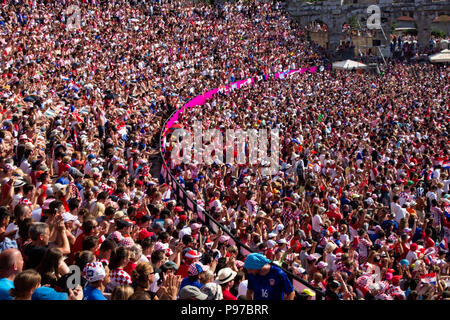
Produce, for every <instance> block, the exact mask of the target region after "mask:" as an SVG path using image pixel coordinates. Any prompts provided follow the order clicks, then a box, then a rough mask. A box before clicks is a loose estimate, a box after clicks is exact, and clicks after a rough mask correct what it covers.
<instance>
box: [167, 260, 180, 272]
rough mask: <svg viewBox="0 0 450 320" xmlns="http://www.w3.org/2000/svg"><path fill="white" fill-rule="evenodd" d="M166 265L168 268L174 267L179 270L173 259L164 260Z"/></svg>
mask: <svg viewBox="0 0 450 320" xmlns="http://www.w3.org/2000/svg"><path fill="white" fill-rule="evenodd" d="M164 266H166V267H167V268H173V269H175V270H178V266H177V264H176V263H175V262H173V261H170V260H169V261H166V262H164Z"/></svg>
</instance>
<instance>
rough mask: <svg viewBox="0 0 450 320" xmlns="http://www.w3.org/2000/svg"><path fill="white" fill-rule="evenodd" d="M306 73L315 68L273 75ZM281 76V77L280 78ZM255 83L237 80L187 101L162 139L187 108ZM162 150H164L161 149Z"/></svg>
mask: <svg viewBox="0 0 450 320" xmlns="http://www.w3.org/2000/svg"><path fill="white" fill-rule="evenodd" d="M306 71H309V72H311V73H315V72H316V71H317V67H311V68H302V69H295V70H288V71H283V72H278V73H276V74H275V75H274V78H275V79H278V78H280V79H284V78H286V76H288V75H290V74H293V73H297V72H300V74H303V73H305V72H306ZM280 75H281V77H280ZM268 78H270V76H268ZM254 83H255V78H248V79H244V80H239V81H236V82H233V83H228V84H226V85H223V86H221V87H219V88H216V89H213V90H210V91H208V92H206V93H205V94H203V95H200V96H197V97H195V98H194V99H192V100H191V101H189V102H188V103H186V104H185V105H183V106H182V107H181V108H180V109H178V111H177V112H176V113H174V115H173V116H172V117H171V118H170V119H169V120H168V121H167V124H166V126H165V130H164V132H163V137H164V136H165V135H166V131H167V130H168V129H170V128H171V127H172V126H173V125H174V124H175V122H177V121H178V118H179V115H180V114H181V113H182V112H184V111H185V110H186V109H187V108H189V109H192V108H193V107H195V106H199V105H203V104H205V103H206V101H207V100H209V99H211V98H212V97H214V96H215V95H216V94H217V93H218V92H219V90H220V89H221V88H223V89H224V91H225V92H229V91H230V90H234V89H240V88H241V87H243V86H245V85H249V84H254ZM163 150H164V149H163Z"/></svg>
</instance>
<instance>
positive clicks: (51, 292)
mask: <svg viewBox="0 0 450 320" xmlns="http://www.w3.org/2000/svg"><path fill="white" fill-rule="evenodd" d="M68 297H69V296H68V294H67V293H65V292H58V291H56V290H55V289H53V288H50V287H39V288H37V289H36V290H34V292H33V294H32V295H31V300H67V299H68Z"/></svg>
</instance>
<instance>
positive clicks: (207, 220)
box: [160, 110, 324, 300]
mask: <svg viewBox="0 0 450 320" xmlns="http://www.w3.org/2000/svg"><path fill="white" fill-rule="evenodd" d="M177 111H178V110H175V111H174V112H173V113H172V114H171V116H170V117H169V118H168V119H166V121H165V123H164V125H163V127H162V130H161V134H160V154H161V158H162V167H161V174H162V177H163V178H164V180H165V182H166V183H167V185H170V186H171V187H172V192H171V196H175V199H176V200H177V202H178V203H180V204H183V205H184V206H186V207H188V208H189V209H191V210H192V211H193V212H196V213H197V216H198V218H199V219H200V220H201V221H202V222H203V224H204V225H206V226H208V228H209V229H210V230H211V231H212V232H213V233H217V232H219V230H222V231H223V232H224V233H225V234H227V235H228V236H229V237H230V240H229V241H228V243H229V244H230V245H236V247H237V248H238V250H239V253H240V254H242V255H243V256H247V255H248V254H250V253H253V252H254V251H253V250H252V249H251V248H249V247H248V246H247V245H245V244H243V243H242V242H241V241H239V240H238V239H237V238H236V237H235V236H234V235H233V234H232V233H231V232H230V231H229V230H228V228H227V227H225V226H224V225H222V224H221V223H220V222H218V221H217V220H216V219H214V218H213V217H212V216H211V215H210V214H209V213H208V212H207V211H206V210H205V209H204V208H203V207H202V206H200V205H199V204H198V203H197V201H196V200H195V199H193V198H192V197H191V196H189V194H187V192H186V190H185V189H184V188H183V187H182V186H181V185H180V183H179V181H178V180H177V179H176V178H175V177H174V176H173V175H172V173H171V172H170V167H169V166H168V165H167V162H166V158H165V147H166V146H165V145H163V141H165V139H163V137H164V136H165V134H166V129H167V130H168V129H170V128H166V125H167V122H168V121H169V120H170V119H171V118H172V117H173V116H174V114H175V113H176V112H177ZM271 265H274V266H277V267H279V268H281V269H282V270H283V271H284V272H285V273H286V274H287V275H288V277H289V278H290V279H291V281H292V285H293V287H294V289H295V291H296V292H298V293H301V292H302V291H303V289H306V288H308V289H311V290H313V291H314V292H315V293H316V300H322V299H323V298H324V293H323V292H322V290H321V289H318V288H316V287H314V286H312V285H311V284H310V283H308V282H307V281H305V280H303V279H301V278H299V277H298V276H296V275H295V274H293V273H292V272H290V271H289V270H286V269H285V268H283V267H281V266H279V265H277V264H275V263H273V262H271Z"/></svg>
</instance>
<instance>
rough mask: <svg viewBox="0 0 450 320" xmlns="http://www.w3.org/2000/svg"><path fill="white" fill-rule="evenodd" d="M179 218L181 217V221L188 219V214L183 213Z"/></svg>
mask: <svg viewBox="0 0 450 320" xmlns="http://www.w3.org/2000/svg"><path fill="white" fill-rule="evenodd" d="M179 219H180V221H186V220H187V216H186V215H185V214H182V215H181V216H180V218H179Z"/></svg>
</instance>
